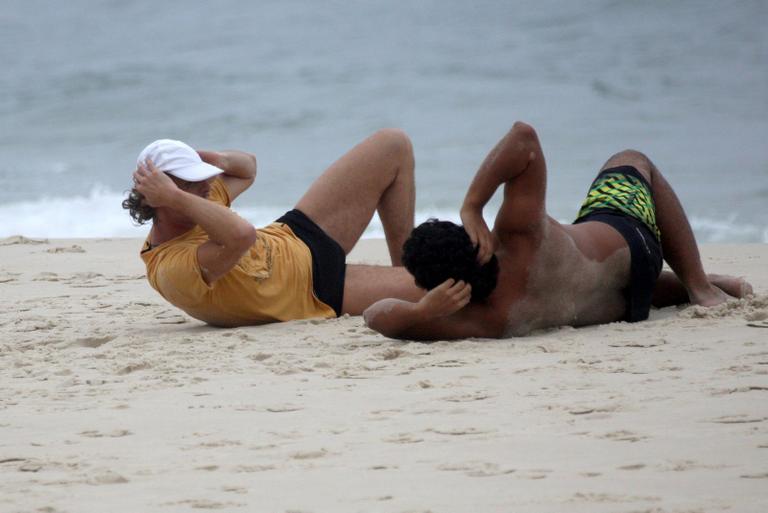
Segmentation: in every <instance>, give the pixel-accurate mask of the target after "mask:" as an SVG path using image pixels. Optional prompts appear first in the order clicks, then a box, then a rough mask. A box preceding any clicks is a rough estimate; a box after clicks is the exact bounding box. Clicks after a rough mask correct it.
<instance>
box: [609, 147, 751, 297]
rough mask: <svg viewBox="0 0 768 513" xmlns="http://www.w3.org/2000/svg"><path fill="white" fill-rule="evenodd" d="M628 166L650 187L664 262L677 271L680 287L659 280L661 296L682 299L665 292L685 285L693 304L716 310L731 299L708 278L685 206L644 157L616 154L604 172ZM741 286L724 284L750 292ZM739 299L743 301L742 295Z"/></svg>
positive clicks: (625, 153) (671, 291)
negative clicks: (718, 305) (641, 176)
mask: <svg viewBox="0 0 768 513" xmlns="http://www.w3.org/2000/svg"><path fill="white" fill-rule="evenodd" d="M622 165H628V166H633V167H635V168H636V169H637V170H638V171H640V173H642V175H643V176H644V177H645V178H646V180H648V183H650V184H651V189H652V191H653V198H654V201H655V203H656V224H657V225H658V227H659V231H660V232H661V247H662V251H663V252H664V260H666V262H667V263H668V264H669V266H670V267H671V268H672V270H673V271H674V273H675V275H677V278H679V284H678V285H675V283H674V282H673V281H671V280H670V279H669V278H668V277H664V276H663V275H662V278H661V279H660V282H659V284H658V285H657V288H659V287H661V290H659V291H658V292H659V294H660V295H661V296H664V295H669V297H673V296H675V295H677V296H678V297H679V290H678V291H675V290H674V289H670V290H668V291H667V290H665V288H668V287H678V288H679V286H680V285H682V287H683V288H684V290H685V291H686V293H687V296H688V298H689V300H690V302H691V303H695V304H698V305H703V306H714V305H717V304H719V303H722V302H723V301H726V300H727V299H728V295H727V294H726V293H725V292H724V291H723V289H721V288H720V287H718V286H716V285H715V284H713V283H710V280H709V278H708V277H707V274H706V273H705V272H704V266H703V265H702V263H701V255H700V254H699V247H698V245H697V244H696V238H695V237H694V235H693V230H692V229H691V225H690V223H689V222H688V218H687V217H686V215H685V211H684V210H683V206H682V204H681V203H680V200H679V199H678V198H677V195H676V194H675V191H674V190H672V187H671V186H670V185H669V183H668V182H667V180H666V179H665V178H664V176H663V175H662V174H661V171H659V170H658V168H657V167H656V166H655V165H654V164H653V162H651V160H650V159H649V158H648V157H646V156H645V155H644V154H642V153H640V152H638V151H634V150H625V151H622V152H620V153H617V154H616V155H614V156H613V157H611V158H610V159H608V162H606V163H605V165H604V166H603V169H607V168H611V167H615V166H622ZM725 278H727V279H728V281H733V280H736V281H739V280H740V279H739V278H733V277H725ZM740 281H741V282H742V284H741V285H740V286H739V287H732V286H731V284H725V282H724V281H723V280H720V282H721V283H722V284H723V285H725V287H726V288H727V289H728V290H731V291H736V290H737V289H739V290H742V291H746V290H747V288H749V289H750V290H751V287H749V284H748V283H746V282H745V281H744V280H740ZM736 297H743V294H742V295H740V296H736Z"/></svg>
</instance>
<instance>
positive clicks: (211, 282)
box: [123, 129, 424, 326]
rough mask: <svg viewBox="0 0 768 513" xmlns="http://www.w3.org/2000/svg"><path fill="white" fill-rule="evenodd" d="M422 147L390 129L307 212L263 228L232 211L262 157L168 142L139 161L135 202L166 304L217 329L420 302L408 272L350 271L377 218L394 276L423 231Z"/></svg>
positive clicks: (319, 188)
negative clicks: (417, 226)
mask: <svg viewBox="0 0 768 513" xmlns="http://www.w3.org/2000/svg"><path fill="white" fill-rule="evenodd" d="M413 167H414V160H413V149H412V147H411V143H410V140H409V139H408V137H407V136H406V135H405V134H404V133H403V132H401V131H399V130H394V129H386V130H380V131H378V132H376V133H375V134H373V135H372V136H371V137H369V138H368V139H366V140H365V141H363V142H362V143H360V144H358V145H357V146H355V147H354V148H353V149H352V150H351V151H349V152H348V153H347V154H346V155H344V156H342V157H341V158H340V159H339V160H338V161H336V162H335V163H334V164H332V165H331V167H330V168H328V169H327V170H326V171H325V172H324V173H323V174H322V176H320V177H319V178H318V179H317V180H316V181H315V182H314V183H313V184H312V186H311V187H310V188H309V190H308V191H307V192H306V193H305V194H304V196H303V197H302V198H301V199H300V200H299V202H298V204H296V207H295V208H294V209H293V210H291V211H289V212H288V213H286V214H285V215H284V216H282V217H281V218H280V219H278V220H277V221H276V222H274V223H272V224H270V225H269V226H266V227H265V228H262V229H256V228H254V227H253V226H252V225H251V224H250V223H249V222H248V221H246V220H244V219H242V218H241V217H239V216H238V215H237V214H235V213H234V212H233V211H232V210H230V209H229V206H230V205H231V203H232V201H234V199H235V198H237V196H239V195H240V193H242V192H243V191H244V190H246V189H247V188H248V187H250V186H251V184H253V182H254V180H255V178H256V159H255V157H254V156H253V155H250V154H248V153H244V152H240V151H221V152H214V151H199V152H197V151H195V150H193V149H192V148H190V147H189V146H187V145H186V144H184V143H182V142H180V141H173V140H169V139H161V140H158V141H155V142H153V143H152V144H150V145H149V146H147V147H146V148H145V149H144V151H142V153H141V154H140V155H139V159H138V167H137V169H136V171H135V172H134V174H133V178H134V183H135V185H134V188H133V190H131V192H130V194H129V196H128V198H127V199H126V200H125V201H124V202H123V208H125V209H127V210H129V212H130V214H131V217H132V218H133V219H134V221H136V222H138V223H144V222H147V221H149V220H152V229H151V230H150V232H149V236H148V237H147V240H146V241H145V243H144V247H143V249H142V251H141V258H142V259H143V261H144V263H145V264H146V267H147V279H148V280H149V282H150V284H151V285H152V287H153V288H155V289H156V290H157V291H158V292H159V293H160V294H161V295H162V296H163V297H164V298H165V299H166V300H168V301H169V302H170V303H172V304H174V305H175V306H177V307H178V308H180V309H182V310H184V311H185V312H187V313H188V314H189V315H191V316H192V317H195V318H197V319H200V320H202V321H205V322H207V323H209V324H213V325H217V326H241V325H248V324H262V323H266V322H274V321H286V320H291V319H303V318H309V317H323V318H329V317H335V316H338V315H341V314H343V313H349V314H352V315H360V314H361V313H362V312H363V310H364V309H365V308H366V307H368V306H369V305H371V304H372V303H373V302H375V301H377V300H379V299H382V298H386V297H398V298H403V299H411V300H418V299H419V298H420V297H421V296H422V295H423V294H424V292H423V291H421V290H420V289H419V288H417V287H416V286H415V285H414V283H413V278H412V277H411V276H410V275H409V274H408V272H407V271H406V270H405V268H403V267H385V266H364V265H346V263H345V257H346V255H347V254H349V252H350V251H351V250H352V248H353V247H354V246H355V244H356V243H357V241H358V239H359V238H360V236H361V235H362V233H363V231H364V230H365V228H366V226H367V225H368V223H369V222H370V220H371V217H372V216H373V213H374V212H375V211H378V213H379V216H380V218H381V222H382V224H383V226H384V233H385V235H386V238H387V242H388V245H389V253H390V257H391V260H392V265H393V266H401V265H402V264H401V255H402V246H403V241H404V240H405V239H406V238H407V237H408V234H409V233H410V232H411V230H412V229H413V214H414V202H415V185H414V170H413Z"/></svg>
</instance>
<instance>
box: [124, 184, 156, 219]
mask: <svg viewBox="0 0 768 513" xmlns="http://www.w3.org/2000/svg"><path fill="white" fill-rule="evenodd" d="M123 208H124V209H125V210H127V211H128V214H129V215H130V216H131V219H133V221H134V222H135V223H136V224H144V223H146V222H147V221H151V220H152V219H154V218H155V209H154V208H153V207H150V206H149V205H147V204H146V202H145V201H144V196H143V195H142V194H141V193H140V192H138V191H137V190H136V189H131V190H130V191H129V192H128V197H127V198H125V199H124V200H123Z"/></svg>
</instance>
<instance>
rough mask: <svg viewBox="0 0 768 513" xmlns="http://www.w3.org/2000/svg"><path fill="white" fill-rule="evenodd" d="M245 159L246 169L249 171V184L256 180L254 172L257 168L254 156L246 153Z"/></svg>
mask: <svg viewBox="0 0 768 513" xmlns="http://www.w3.org/2000/svg"><path fill="white" fill-rule="evenodd" d="M245 156H246V158H247V159H248V169H249V171H251V182H253V180H255V179H256V170H257V168H258V164H257V162H256V155H254V154H253V153H246V154H245Z"/></svg>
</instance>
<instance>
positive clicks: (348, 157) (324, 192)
mask: <svg viewBox="0 0 768 513" xmlns="http://www.w3.org/2000/svg"><path fill="white" fill-rule="evenodd" d="M413 168H414V159H413V147H412V146H411V142H410V140H409V139H408V136H407V135H406V134H405V133H404V132H402V131H400V130H395V129H384V130H379V131H378V132H376V133H375V134H373V135H372V136H370V137H369V138H367V139H366V140H364V141H363V142H361V143H360V144H358V145H357V146H355V147H354V148H352V150H350V151H349V152H348V153H347V154H345V155H344V156H342V157H341V158H340V159H339V160H337V161H336V162H334V163H333V164H332V165H331V167H329V168H328V169H327V170H326V171H325V172H324V173H323V174H322V175H321V176H320V178H318V179H317V180H316V181H315V182H314V183H313V184H312V186H311V187H310V188H309V190H308V191H307V192H306V193H305V194H304V196H303V197H302V198H301V199H300V200H299V202H298V203H297V204H296V208H297V209H298V210H300V211H302V212H303V213H304V214H306V215H307V216H308V217H309V218H310V219H312V220H313V221H314V222H315V223H317V225H318V226H320V227H321V228H322V229H323V230H324V231H325V232H326V233H327V234H328V235H330V236H331V237H332V238H333V239H334V240H335V241H336V242H338V243H339V244H340V245H341V247H342V248H343V249H344V252H345V253H347V254H349V252H350V251H352V248H353V247H354V246H355V244H357V241H358V240H359V239H360V236H361V235H362V234H363V231H364V230H365V228H366V227H367V226H368V224H369V223H370V222H371V218H372V217H373V213H374V212H376V211H377V210H378V212H379V217H380V218H381V223H382V225H383V226H384V235H385V236H386V239H387V246H388V248H389V255H390V258H391V260H392V265H402V262H401V256H402V251H403V243H404V242H405V240H406V239H407V238H408V236H409V235H410V234H411V230H413V215H414V209H415V202H416V186H415V182H414V170H413Z"/></svg>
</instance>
